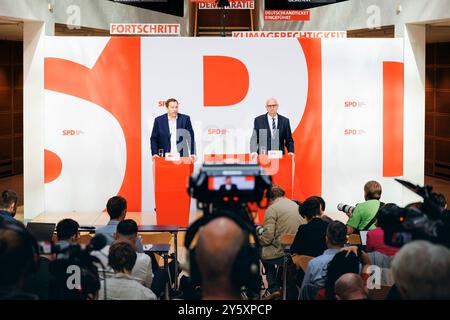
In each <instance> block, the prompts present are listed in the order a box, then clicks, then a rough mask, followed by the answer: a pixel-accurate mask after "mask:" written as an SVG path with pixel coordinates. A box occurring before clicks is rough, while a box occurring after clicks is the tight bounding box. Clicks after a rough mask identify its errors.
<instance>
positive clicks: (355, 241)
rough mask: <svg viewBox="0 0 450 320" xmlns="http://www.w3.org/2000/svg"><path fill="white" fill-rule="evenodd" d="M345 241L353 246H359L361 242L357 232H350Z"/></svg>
mask: <svg viewBox="0 0 450 320" xmlns="http://www.w3.org/2000/svg"><path fill="white" fill-rule="evenodd" d="M347 243H348V244H351V245H354V246H359V245H360V244H362V242H361V237H360V236H359V234H351V235H349V236H348V237H347Z"/></svg>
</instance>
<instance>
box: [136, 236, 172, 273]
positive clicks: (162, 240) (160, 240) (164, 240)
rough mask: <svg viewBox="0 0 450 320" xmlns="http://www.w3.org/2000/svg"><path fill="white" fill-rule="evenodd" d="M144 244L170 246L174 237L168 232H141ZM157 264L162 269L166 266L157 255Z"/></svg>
mask: <svg viewBox="0 0 450 320" xmlns="http://www.w3.org/2000/svg"><path fill="white" fill-rule="evenodd" d="M138 234H139V236H140V237H141V240H142V244H143V245H145V244H170V241H171V240H172V235H171V234H170V233H168V232H151V233H149V232H139V233H138ZM155 259H156V262H157V263H158V265H159V266H160V267H163V266H164V261H163V259H162V257H161V256H160V255H157V254H155Z"/></svg>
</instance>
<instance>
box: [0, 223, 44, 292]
mask: <svg viewBox="0 0 450 320" xmlns="http://www.w3.org/2000/svg"><path fill="white" fill-rule="evenodd" d="M27 237H29V239H27ZM32 239H33V237H32V235H31V234H29V233H28V231H27V230H26V229H25V227H24V226H23V225H22V224H21V223H15V222H11V221H6V220H0V288H1V289H5V288H7V289H17V288H18V285H19V281H20V280H21V279H24V278H26V277H27V276H28V275H30V273H32V272H34V270H33V269H34V268H33V266H34V265H35V263H36V262H35V261H34V259H35V256H36V254H37V252H35V248H33V246H34V244H33V242H32Z"/></svg>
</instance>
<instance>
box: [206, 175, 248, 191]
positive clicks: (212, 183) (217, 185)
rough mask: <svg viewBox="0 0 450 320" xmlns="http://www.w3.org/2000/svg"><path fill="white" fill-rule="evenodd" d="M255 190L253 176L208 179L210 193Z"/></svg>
mask: <svg viewBox="0 0 450 320" xmlns="http://www.w3.org/2000/svg"><path fill="white" fill-rule="evenodd" d="M254 188H255V177H253V176H231V177H230V176H220V177H209V178H208V190H211V191H238V190H239V191H246V190H253V189H254Z"/></svg>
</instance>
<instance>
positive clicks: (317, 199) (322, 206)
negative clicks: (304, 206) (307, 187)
mask: <svg viewBox="0 0 450 320" xmlns="http://www.w3.org/2000/svg"><path fill="white" fill-rule="evenodd" d="M308 199H314V200H316V201H318V202H319V203H320V210H322V212H323V211H325V208H326V203H325V200H324V199H323V198H322V197H319V196H312V197H309V198H308ZM308 199H306V200H308Z"/></svg>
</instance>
